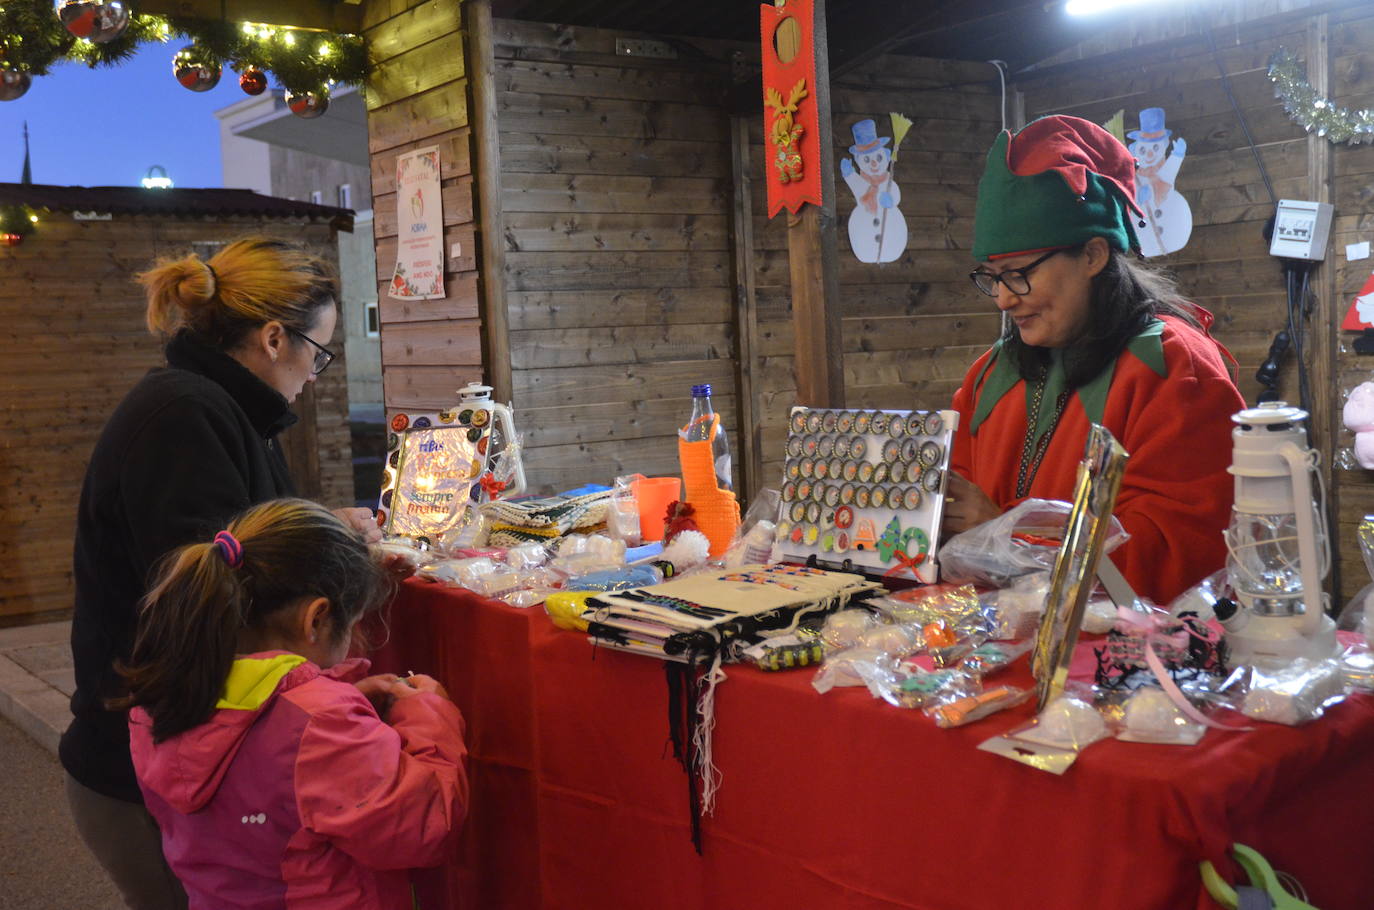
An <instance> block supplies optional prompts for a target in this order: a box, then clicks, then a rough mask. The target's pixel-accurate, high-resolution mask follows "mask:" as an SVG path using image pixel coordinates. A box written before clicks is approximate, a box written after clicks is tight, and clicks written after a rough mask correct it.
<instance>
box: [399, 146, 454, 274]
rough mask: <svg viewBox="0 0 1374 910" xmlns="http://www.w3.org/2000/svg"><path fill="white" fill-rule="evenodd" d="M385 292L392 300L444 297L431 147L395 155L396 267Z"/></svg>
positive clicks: (435, 157) (440, 209)
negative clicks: (398, 155) (396, 156)
mask: <svg viewBox="0 0 1374 910" xmlns="http://www.w3.org/2000/svg"><path fill="white" fill-rule="evenodd" d="M386 294H387V296H388V297H391V298H393V299H395V300H430V299H432V298H435V297H443V296H445V295H444V206H443V200H442V199H441V198H440V196H439V147H438V146H437V145H436V146H431V147H430V148H425V149H416V150H415V151H413V152H407V153H406V154H404V155H401V156H400V157H398V158H397V159H396V268H395V270H394V271H393V272H392V274H391V284H390V285H389V286H388V287H387V291H386Z"/></svg>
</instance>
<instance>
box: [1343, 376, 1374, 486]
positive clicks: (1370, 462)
mask: <svg viewBox="0 0 1374 910" xmlns="http://www.w3.org/2000/svg"><path fill="white" fill-rule="evenodd" d="M1341 419H1342V420H1343V421H1344V422H1345V427H1346V429H1348V430H1350V431H1351V432H1352V433H1354V434H1355V460H1356V461H1358V462H1359V463H1360V467H1362V468H1374V382H1362V383H1360V384H1359V385H1357V386H1355V388H1353V389H1351V390H1350V397H1349V398H1347V399H1346V400H1345V410H1344V411H1342V412H1341Z"/></svg>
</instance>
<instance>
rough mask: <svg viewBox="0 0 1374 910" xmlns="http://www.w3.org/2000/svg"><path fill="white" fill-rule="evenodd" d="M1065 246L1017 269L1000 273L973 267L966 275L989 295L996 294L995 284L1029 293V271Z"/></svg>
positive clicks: (1062, 250) (1018, 291)
mask: <svg viewBox="0 0 1374 910" xmlns="http://www.w3.org/2000/svg"><path fill="white" fill-rule="evenodd" d="M1066 249H1068V248H1067V247H1060V248H1059V249H1057V250H1050V251H1049V252H1048V253H1046V254H1045V255H1043V256H1041V257H1040V258H1039V259H1037V260H1035V261H1034V262H1032V263H1031V264H1030V265H1028V266H1025V267H1023V268H1019V269H1007V270H1006V271H1005V272H1002V273H1001V274H1000V275H999V274H998V273H996V272H989V271H988V270H987V269H974V270H973V271H972V272H969V273H968V277H970V278H972V279H973V284H974V287H976V288H978V290H980V291H982V292H983V293H984V294H987V295H988V296H989V297H996V296H997V285H999V284H1004V285H1006V287H1007V290H1009V291H1011V292H1012V293H1013V294H1029V293H1030V289H1031V285H1030V273H1031V270H1032V269H1034V268H1035V267H1036V266H1037V265H1039V264H1040V263H1042V262H1044V261H1045V260H1046V259H1049V258H1050V257H1051V256H1053V255H1055V254H1057V253H1062V252H1064V250H1066Z"/></svg>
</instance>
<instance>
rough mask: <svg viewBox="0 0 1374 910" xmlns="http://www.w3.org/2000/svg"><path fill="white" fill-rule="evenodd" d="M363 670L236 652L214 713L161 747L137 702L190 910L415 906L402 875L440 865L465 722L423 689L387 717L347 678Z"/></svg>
mask: <svg viewBox="0 0 1374 910" xmlns="http://www.w3.org/2000/svg"><path fill="white" fill-rule="evenodd" d="M367 668H368V662H367V661H364V660H352V661H347V662H345V663H342V664H340V665H338V666H336V667H333V668H331V669H330V670H328V671H323V672H322V671H321V670H320V668H319V667H317V666H316V665H315V664H312V663H309V662H307V661H306V660H305V658H303V657H300V656H299V655H295V654H288V653H286V652H281V651H274V652H265V653H261V654H254V655H250V656H249V657H247V658H240V659H239V660H236V661H235V662H234V670H233V672H232V673H231V674H230V677H229V680H228V681H227V682H226V686H225V694H224V697H223V698H221V699H220V701H219V704H218V705H217V706H216V710H215V713H214V714H213V715H211V717H210V719H209V720H207V721H206V722H205V723H203V724H201V725H200V726H198V727H196V728H194V729H192V730H188V731H186V732H185V733H181V734H178V735H177V736H174V737H172V738H170V739H168V740H165V741H164V742H162V743H159V744H157V745H154V744H153V736H152V730H153V728H152V720H151V718H149V716H148V714H147V713H146V712H145V711H144V710H143V709H141V708H135V709H134V710H133V711H132V712H130V717H129V732H130V738H131V743H132V749H133V757H134V769H135V770H136V771H137V773H138V783H139V786H140V787H141V788H142V789H143V795H144V798H145V800H146V801H147V805H148V810H149V811H150V812H151V813H152V815H153V818H155V819H156V820H157V823H158V825H159V826H160V827H161V829H162V846H163V852H164V853H165V855H166V857H167V862H168V863H169V864H170V865H171V867H172V871H174V872H175V873H176V875H177V877H178V878H180V879H181V882H182V884H183V885H184V886H185V888H186V893H187V896H188V897H189V899H190V906H191V908H192V910H197V908H207V910H208V908H216V910H219V908H231V907H232V908H253V910H268V908H276V910H286V908H289V910H344V908H347V910H410V907H411V897H410V887H409V883H408V876H407V874H406V871H405V870H407V869H411V868H416V867H421V866H431V865H436V864H437V863H439V862H441V861H442V859H443V856H444V853H445V847H446V846H447V842H448V836H449V834H450V833H452V832H453V831H455V830H456V829H457V828H458V827H459V826H460V824H461V823H462V820H463V816H464V814H465V812H466V806H467V798H468V784H467V774H466V773H465V771H464V770H463V758H464V756H465V755H466V754H467V749H466V748H465V747H464V745H463V717H462V715H461V714H460V713H459V711H458V709H457V708H456V707H454V706H453V704H452V703H451V702H449V701H447V700H446V699H443V698H440V697H439V696H437V695H433V694H428V693H422V694H419V695H412V696H410V697H408V698H401V699H397V700H396V701H395V702H394V703H393V705H392V707H391V710H390V715H389V718H388V720H389V724H388V723H383V722H382V720H381V719H380V718H378V716H377V712H376V711H374V710H373V708H372V705H371V703H370V702H369V701H368V700H367V699H366V698H365V697H364V696H363V694H362V693H361V692H360V691H359V690H358V689H357V687H355V686H354V685H352V683H353V682H354V681H356V680H358V679H361V678H362V677H363V676H364V675H365V674H366V671H367Z"/></svg>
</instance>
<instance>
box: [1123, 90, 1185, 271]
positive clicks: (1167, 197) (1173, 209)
mask: <svg viewBox="0 0 1374 910" xmlns="http://www.w3.org/2000/svg"><path fill="white" fill-rule="evenodd" d="M1126 135H1127V136H1128V137H1129V138H1130V139H1131V145H1130V153H1131V156H1132V157H1134V158H1135V160H1136V172H1135V200H1136V203H1137V204H1139V206H1140V208H1141V210H1142V211H1144V212H1145V217H1144V219H1143V220H1144V222H1145V224H1144V225H1141V224H1140V223H1139V222H1137V223H1136V237H1137V239H1139V241H1140V252H1141V254H1142V255H1144V256H1147V257H1149V256H1164V255H1167V254H1169V253H1173V252H1176V251H1178V250H1181V249H1183V248H1184V247H1185V246H1187V245H1188V238H1189V237H1191V236H1192V234H1193V210H1192V208H1190V207H1189V205H1188V200H1187V199H1184V198H1183V196H1182V194H1180V193H1179V192H1178V191H1177V190H1175V189H1174V181H1175V180H1176V179H1178V169H1179V168H1180V167H1182V165H1183V156H1184V155H1186V154H1187V152H1188V143H1187V142H1185V141H1184V140H1183V137H1182V136H1180V137H1179V138H1177V139H1175V140H1174V141H1173V148H1172V150H1171V149H1170V148H1169V137H1170V136H1172V135H1173V130H1167V129H1165V128H1164V108H1162V107H1149V108H1146V109H1145V110H1143V111H1141V112H1140V129H1138V130H1131V131H1130V132H1129V133H1127V134H1126Z"/></svg>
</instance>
